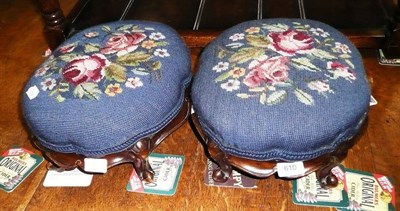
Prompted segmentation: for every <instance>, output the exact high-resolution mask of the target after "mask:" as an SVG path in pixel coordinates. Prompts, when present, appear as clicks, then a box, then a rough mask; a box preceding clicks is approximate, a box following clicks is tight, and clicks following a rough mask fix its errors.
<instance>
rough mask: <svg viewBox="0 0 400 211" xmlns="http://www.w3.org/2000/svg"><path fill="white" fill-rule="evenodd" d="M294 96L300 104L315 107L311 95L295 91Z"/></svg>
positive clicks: (298, 90)
mask: <svg viewBox="0 0 400 211" xmlns="http://www.w3.org/2000/svg"><path fill="white" fill-rule="evenodd" d="M294 94H295V95H296V97H297V99H298V100H299V101H300V102H302V103H304V104H306V105H314V99H313V97H312V96H311V95H310V94H308V93H306V92H304V91H303V90H300V89H295V91H294Z"/></svg>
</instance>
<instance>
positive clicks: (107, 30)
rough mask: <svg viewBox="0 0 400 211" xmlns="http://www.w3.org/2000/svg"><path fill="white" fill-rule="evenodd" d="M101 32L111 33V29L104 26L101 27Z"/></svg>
mask: <svg viewBox="0 0 400 211" xmlns="http://www.w3.org/2000/svg"><path fill="white" fill-rule="evenodd" d="M101 30H103V31H105V32H111V28H110V27H109V26H106V25H104V26H102V27H101Z"/></svg>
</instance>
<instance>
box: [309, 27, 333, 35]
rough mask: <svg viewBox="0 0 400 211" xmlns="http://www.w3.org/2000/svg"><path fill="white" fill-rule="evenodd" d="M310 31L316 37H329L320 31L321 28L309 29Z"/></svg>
mask: <svg viewBox="0 0 400 211" xmlns="http://www.w3.org/2000/svg"><path fill="white" fill-rule="evenodd" d="M310 31H311V32H312V33H313V34H315V35H318V36H321V37H327V36H329V33H328V32H326V31H324V30H323V29H321V28H311V29H310Z"/></svg>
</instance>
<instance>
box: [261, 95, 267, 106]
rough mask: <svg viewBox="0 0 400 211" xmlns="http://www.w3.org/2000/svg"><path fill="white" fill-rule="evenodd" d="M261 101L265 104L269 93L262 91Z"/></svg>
mask: <svg viewBox="0 0 400 211" xmlns="http://www.w3.org/2000/svg"><path fill="white" fill-rule="evenodd" d="M260 103H261V104H263V105H265V103H267V94H265V92H263V93H261V95H260Z"/></svg>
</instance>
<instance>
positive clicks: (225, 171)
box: [212, 152, 232, 183]
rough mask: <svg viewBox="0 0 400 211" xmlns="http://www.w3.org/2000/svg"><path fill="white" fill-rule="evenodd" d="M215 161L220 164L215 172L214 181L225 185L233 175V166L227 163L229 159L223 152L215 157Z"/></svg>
mask: <svg viewBox="0 0 400 211" xmlns="http://www.w3.org/2000/svg"><path fill="white" fill-rule="evenodd" d="M213 160H214V161H215V162H216V163H217V164H218V168H217V169H215V170H214V172H213V175H212V176H213V180H214V181H216V182H221V183H224V182H226V181H227V180H228V178H229V176H230V175H231V174H232V166H231V165H230V164H229V162H228V161H227V158H226V156H225V154H224V153H223V152H220V153H218V154H217V156H215V157H213Z"/></svg>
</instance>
